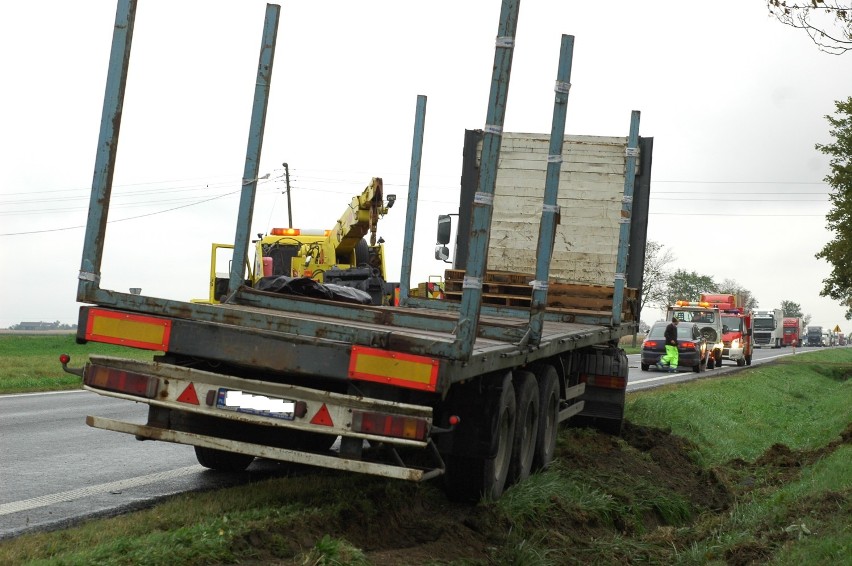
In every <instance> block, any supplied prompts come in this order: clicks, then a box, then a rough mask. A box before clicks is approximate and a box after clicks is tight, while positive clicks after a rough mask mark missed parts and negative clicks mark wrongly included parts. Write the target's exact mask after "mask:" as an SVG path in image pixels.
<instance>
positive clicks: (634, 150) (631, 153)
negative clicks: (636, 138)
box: [624, 147, 639, 157]
mask: <svg viewBox="0 0 852 566" xmlns="http://www.w3.org/2000/svg"><path fill="white" fill-rule="evenodd" d="M624 155H625V156H627V157H639V148H638V147H628V148H626V149H625V150H624Z"/></svg>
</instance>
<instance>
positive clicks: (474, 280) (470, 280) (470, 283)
mask: <svg viewBox="0 0 852 566" xmlns="http://www.w3.org/2000/svg"><path fill="white" fill-rule="evenodd" d="M462 289H482V278H481V277H467V276H465V277H464V279H462Z"/></svg>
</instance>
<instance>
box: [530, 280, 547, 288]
mask: <svg viewBox="0 0 852 566" xmlns="http://www.w3.org/2000/svg"><path fill="white" fill-rule="evenodd" d="M530 286H531V287H532V288H533V291H547V281H537V280H535V279H534V280H532V281H530Z"/></svg>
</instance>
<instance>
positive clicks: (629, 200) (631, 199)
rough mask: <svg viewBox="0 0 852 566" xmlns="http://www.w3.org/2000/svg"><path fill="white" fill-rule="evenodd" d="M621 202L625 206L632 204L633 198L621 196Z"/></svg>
mask: <svg viewBox="0 0 852 566" xmlns="http://www.w3.org/2000/svg"><path fill="white" fill-rule="evenodd" d="M621 202H623V203H625V204H629V203H632V202H633V197H632V196H627V195H625V196H623V197H622V198H621Z"/></svg>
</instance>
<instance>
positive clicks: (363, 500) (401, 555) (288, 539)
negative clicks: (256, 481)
mask: <svg viewBox="0 0 852 566" xmlns="http://www.w3.org/2000/svg"><path fill="white" fill-rule="evenodd" d="M693 450H694V447H693V446H692V445H691V444H690V443H688V442H687V441H685V440H684V439H682V438H679V437H677V436H673V435H672V434H670V433H669V432H667V431H664V430H660V429H654V428H648V427H641V426H636V425H632V424H630V423H626V424H625V427H624V432H623V436H622V437H613V436H609V435H605V434H601V433H598V432H595V431H592V430H590V429H567V430H565V431H563V433H562V434H561V435H560V439H559V445H558V454H557V459H558V460H559V462H560V464H559V466H560V469H565V470H568V472H567V473H570V474H571V475H572V477H576V478H580V479H581V480H582V481H583V482H584V483H588V484H590V485H600V489H601V491H603V492H605V493H613V495H612V497H614V498H617V499H620V500H622V501H623V502H624V503H625V505H628V506H629V505H630V504H631V501H630V500H631V499H632V498H640V496H639V495H636V494H637V493H639V492H641V493H644V494H646V493H648V491H649V490H650V491H654V492H656V493H671V494H676V496H677V497H680V498H681V499H683V500H685V501H687V502H688V507H689V511H688V512H687V513H688V514H692V513H693V512H694V513H700V512H703V511H707V510H718V509H722V508H725V507H726V506H727V505H728V504H729V503H730V501H731V498H730V495H729V493H728V492H727V491H726V489H725V488H724V486H723V485H722V483H721V482H719V481H717V479H716V478H715V476H714V475H713V474H707V473H705V472H703V471H702V470H701V469H700V468H698V466H696V465H695V463H694V462H693V460H692V458H691V457H690V453H691V452H692V451H693ZM587 480H588V481H587ZM613 486H615V488H614V489H613ZM359 489H360V495H361V496H360V497H358V498H351V500H349V501H346V500H345V498H341V499H344V502H343V503H341V504H340V508H339V511H338V512H337V514H336V520H335V521H334V524H328V518H327V517H328V516H327V515H325V517H326V519H325V520H324V521H321V522H320V521H311V520H310V519H308V520H307V521H303V522H302V523H301V524H300V525H298V527H296V528H294V527H293V526H292V525H288V527H287V530H286V532H283V531H282V532H281V533H270V532H268V531H267V532H264V533H251V534H249V535H247V536H246V538H245V544H247V545H250V546H251V547H253V548H254V549H261V548H264V549H271V548H276V551H275V552H274V554H275V556H272V555H266V556H259V557H258V560H259V562H258V563H267V564H268V563H275V562H276V561H282V562H281V563H288V562H287V561H288V560H291V559H292V558H295V557H297V556H303V555H304V553H306V552H307V551H308V550H310V549H311V548H312V547H313V546H314V544H316V541H318V540H320V539H321V538H322V537H323V536H324V535H325V534H328V535H330V536H331V537H333V538H335V539H343V540H345V541H347V542H348V543H350V544H351V545H352V546H354V547H355V548H358V549H361V551H363V552H364V554H365V555H366V558H367V560H368V561H369V563H370V564H374V565H376V566H384V565H388V566H389V565H394V566H397V565H400V564H407V565H417V564H429V563H436V562H438V563H440V562H449V561H452V560H462V559H469V560H475V561H482V562H483V563H488V561H489V560H490V559H491V558H493V556H492V555H493V552H494V549H495V548H496V547H500V546H501V545H503V544H504V543H505V542H506V541H507V540H508V538H509V536H510V533H511V532H512V528H513V525H512V523H511V521H510V519H509V518H507V517H506V516H505V515H504V514H503V513H502V511H501V510H500V507H499V505H497V504H495V503H479V504H476V505H465V504H458V503H453V502H450V501H448V500H447V499H446V497H445V496H444V495H443V492H442V491H441V490H440V489H439V485H438V484H437V483H435V482H433V483H431V484H425V485H416V484H408V483H404V482H388V481H385V480H381V479H379V478H370V479H369V480H368V481H364V482H363V483H361V484H360V485H359ZM637 490H638V491H637ZM545 504H546V505H549V508H547V509H544V510H542V511H541V512H542V514H543V516H544V517H545V518H546V521H547V522H549V523H551V524H553V525H558V527H557V528H559V529H560V534H562V536H564V537H567V538H570V539H572V540H574V541H576V545H579V546H583V545H588V544H589V541H590V540H592V539H593V538H599V537H603V536H609V535H613V534H620V535H625V534H631V533H635V532H636V531H641V532H645V533H647V532H651V531H655V532H656V531H659V529H658V527H660V526H663V527H664V526H665V525H667V524H670V522H669V520H668V518H667V517H666V516H665V513H660V512H654V511H648V512H645V513H643V514H642V516H641V517H639V518H638V519H636V520H638V521H639V523H638V524H637V523H635V522H634V520H633V519H631V518H627V519H619V518H618V517H615V518H613V520H612V521H611V522H609V523H607V522H606V521H602V520H601V519H600V518H599V517H595V516H592V515H590V514H588V513H585V512H584V511H583V510H582V509H581V508H580V507H578V506H577V505H576V504H574V502H572V501H571V500H570V497H568V498H567V499H566V496H565V495H564V494H558V497H557V496H556V494H555V495H554V496H551V498H550V500H549V502H545ZM637 508H639V507H638V504H637ZM684 519H687V520H688V517H685V518H684ZM681 522H682V521H681Z"/></svg>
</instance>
